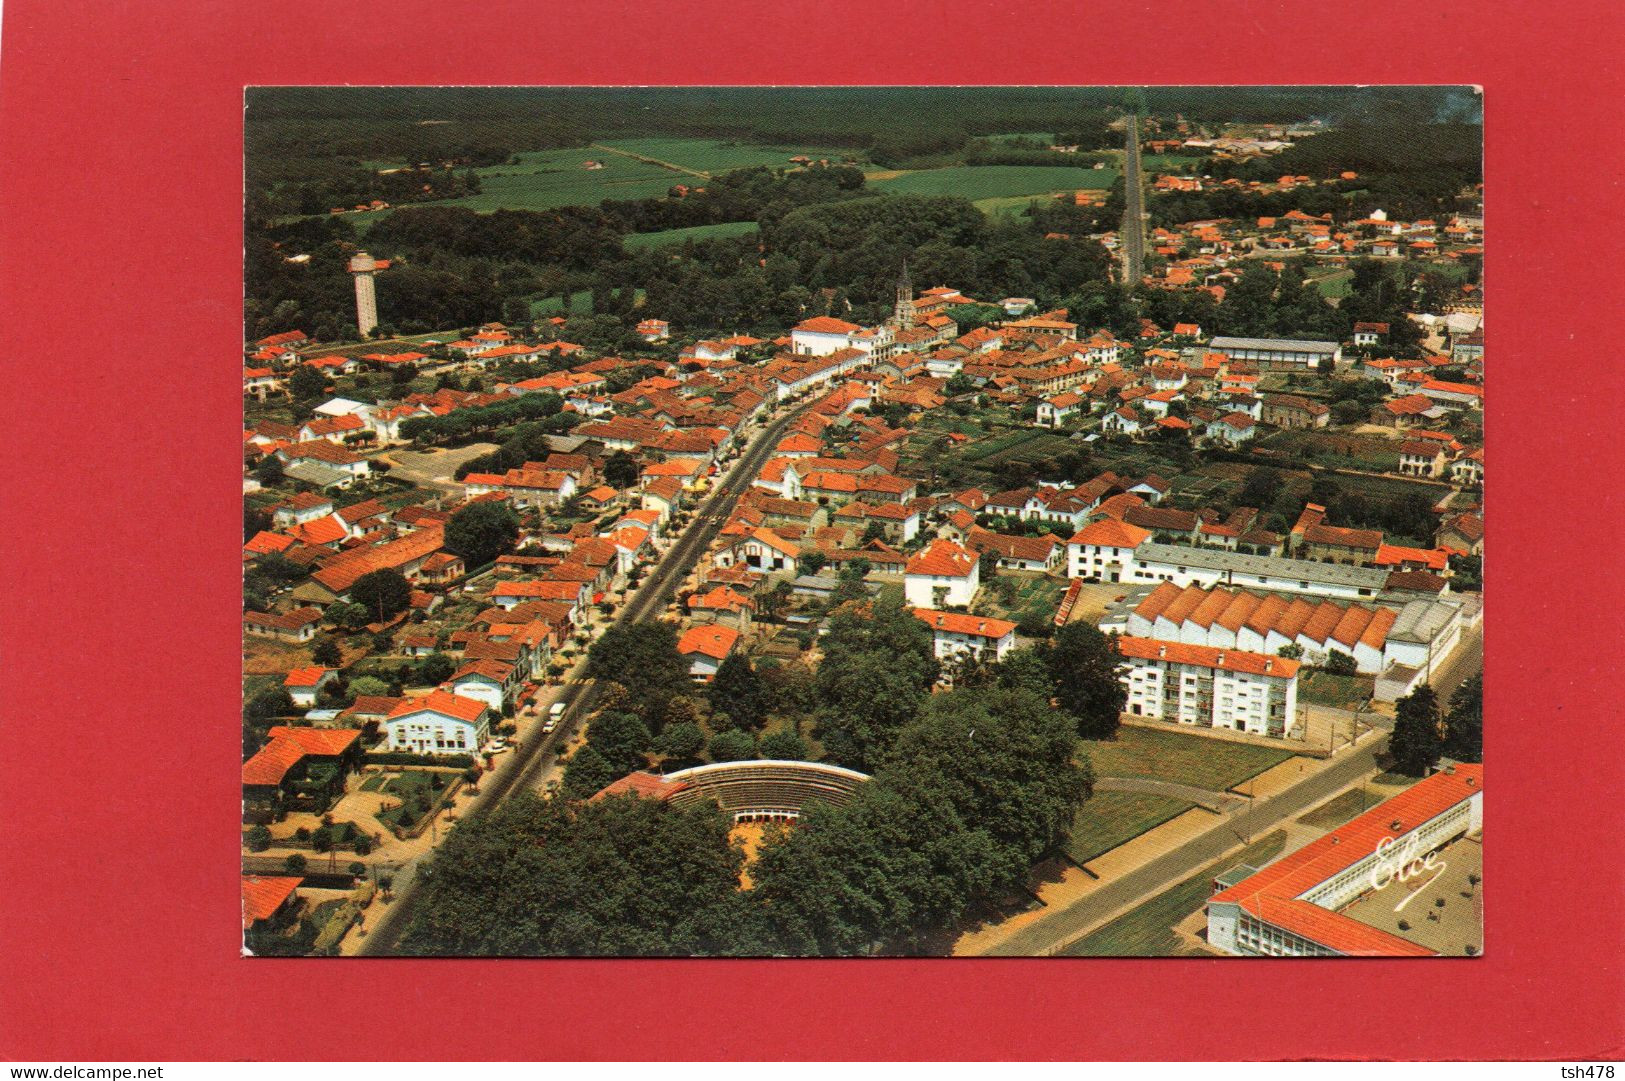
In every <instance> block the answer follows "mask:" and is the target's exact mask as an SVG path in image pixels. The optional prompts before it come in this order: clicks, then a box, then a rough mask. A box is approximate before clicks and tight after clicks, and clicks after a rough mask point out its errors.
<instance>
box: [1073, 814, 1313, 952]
mask: <svg viewBox="0 0 1625 1081" xmlns="http://www.w3.org/2000/svg"><path fill="white" fill-rule="evenodd" d="M1285 847H1286V831H1285V830H1279V831H1277V832H1275V833H1272V834H1270V835H1269V836H1268V837H1265V838H1263V839H1262V840H1260V841H1258V842H1256V843H1254V844H1252V845H1249V846H1248V847H1247V848H1246V849H1245V850H1243V851H1242V852H1239V853H1237V854H1236V855H1234V856H1230V857H1228V858H1226V859H1223V860H1220V861H1219V862H1218V863H1216V864H1213V865H1212V866H1211V867H1208V868H1206V869H1204V870H1202V871H1201V872H1199V873H1197V874H1194V875H1192V876H1191V877H1189V878H1187V879H1185V880H1184V881H1183V882H1180V883H1179V884H1178V885H1175V886H1171V887H1169V888H1168V889H1166V890H1163V891H1162V892H1161V893H1159V894H1157V896H1155V897H1153V898H1151V900H1149V901H1147V902H1146V903H1145V904H1143V905H1141V906H1140V907H1138V908H1135V909H1132V910H1130V911H1128V912H1125V913H1123V915H1121V916H1119V917H1117V918H1116V919H1115V920H1112V921H1111V922H1110V923H1108V924H1106V925H1105V926H1104V927H1101V928H1100V929H1099V930H1097V931H1094V932H1093V933H1091V934H1089V935H1086V936H1084V937H1083V938H1082V939H1080V940H1079V941H1077V942H1074V943H1073V944H1072V945H1070V946H1068V947H1067V948H1066V949H1064V950H1062V951H1061V952H1062V953H1063V954H1064V955H1066V956H1068V957H1170V956H1207V955H1208V954H1207V953H1206V952H1205V951H1202V950H1197V949H1192V948H1191V947H1190V946H1189V945H1187V944H1186V943H1185V942H1183V941H1181V940H1180V938H1179V936H1178V935H1176V934H1174V931H1173V928H1174V926H1175V925H1176V924H1178V923H1180V922H1181V921H1183V920H1184V919H1185V918H1186V917H1188V916H1191V915H1193V914H1194V913H1196V912H1197V911H1198V910H1200V909H1201V907H1202V905H1203V903H1204V902H1205V901H1206V900H1207V899H1208V897H1209V896H1211V895H1212V892H1213V877H1214V875H1215V874H1217V873H1219V872H1221V871H1223V870H1225V869H1228V868H1230V867H1234V866H1235V865H1236V864H1238V863H1246V864H1251V865H1252V866H1254V867H1258V866H1261V865H1263V864H1265V863H1268V862H1269V861H1270V860H1272V859H1274V858H1275V857H1276V856H1278V855H1280V853H1281V850H1282V849H1283V848H1285Z"/></svg>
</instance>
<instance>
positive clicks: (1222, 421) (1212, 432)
mask: <svg viewBox="0 0 1625 1081" xmlns="http://www.w3.org/2000/svg"><path fill="white" fill-rule="evenodd" d="M1257 434H1258V422H1257V421H1255V420H1253V418H1252V417H1249V416H1248V415H1247V414H1246V413H1240V412H1237V413H1226V414H1225V415H1224V416H1222V417H1220V418H1219V419H1217V420H1214V421H1209V422H1208V426H1207V437H1208V438H1209V439H1213V440H1217V441H1218V442H1220V443H1227V444H1229V445H1230V446H1232V447H1239V446H1240V445H1241V444H1243V443H1245V442H1247V441H1248V440H1249V439H1251V438H1252V437H1253V436H1255V435H1257Z"/></svg>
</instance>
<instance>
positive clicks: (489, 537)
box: [446, 502, 519, 571]
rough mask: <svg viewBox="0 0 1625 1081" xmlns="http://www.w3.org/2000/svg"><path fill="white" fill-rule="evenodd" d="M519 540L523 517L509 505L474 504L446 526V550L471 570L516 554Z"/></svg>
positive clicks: (457, 514)
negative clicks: (455, 555)
mask: <svg viewBox="0 0 1625 1081" xmlns="http://www.w3.org/2000/svg"><path fill="white" fill-rule="evenodd" d="M518 539H519V515H518V514H516V513H515V512H514V509H513V507H511V506H509V505H508V504H507V503H494V502H493V503H471V504H469V505H468V506H466V507H464V508H462V509H461V510H459V511H457V513H455V514H453V515H452V516H451V520H450V521H448V522H447V523H446V548H447V549H448V550H449V551H452V552H455V553H456V554H457V555H460V556H462V557H463V562H464V563H465V564H466V565H467V566H468V568H469V570H471V571H472V570H473V569H474V568H476V567H483V566H485V564H487V563H490V562H492V561H493V560H495V559H496V558H497V557H498V556H501V555H506V554H508V553H509V552H511V551H513V546H514V542H515V541H517V540H518Z"/></svg>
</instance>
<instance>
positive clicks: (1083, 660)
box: [1044, 623, 1128, 739]
mask: <svg viewBox="0 0 1625 1081" xmlns="http://www.w3.org/2000/svg"><path fill="white" fill-rule="evenodd" d="M1044 658H1045V661H1046V663H1047V665H1048V667H1049V673H1050V680H1051V685H1052V687H1053V688H1054V693H1055V698H1056V700H1057V701H1058V702H1059V703H1060V706H1061V708H1062V709H1064V710H1066V711H1067V713H1069V714H1071V716H1072V719H1073V721H1074V722H1075V723H1076V725H1077V731H1078V735H1080V736H1082V737H1083V738H1085V739H1109V738H1111V736H1112V735H1113V734H1114V733H1115V732H1116V731H1117V726H1118V723H1119V719H1120V717H1121V714H1122V712H1123V706H1124V704H1125V703H1126V702H1127V701H1128V690H1127V688H1125V687H1124V686H1123V683H1122V681H1121V680H1120V679H1119V678H1118V668H1119V664H1120V658H1119V655H1118V653H1117V646H1116V644H1115V643H1114V642H1113V641H1112V640H1111V639H1109V638H1107V637H1106V636H1105V635H1104V634H1101V633H1100V630H1099V629H1098V628H1096V627H1093V626H1090V625H1089V624H1087V623H1068V624H1067V625H1066V626H1064V627H1062V628H1061V629H1060V630H1058V631H1056V632H1055V638H1054V640H1053V641H1052V642H1051V643H1050V645H1049V647H1048V650H1047V652H1046V653H1045V654H1044Z"/></svg>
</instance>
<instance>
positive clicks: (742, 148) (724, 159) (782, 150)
mask: <svg viewBox="0 0 1625 1081" xmlns="http://www.w3.org/2000/svg"><path fill="white" fill-rule="evenodd" d="M598 145H599V146H607V147H610V148H611V149H614V150H624V151H626V152H627V153H628V154H636V155H638V156H639V157H644V158H654V159H656V160H658V161H666V162H670V163H671V164H673V165H676V166H679V167H681V168H684V169H693V170H694V171H695V172H698V173H712V174H716V173H726V172H728V171H730V170H732V169H748V168H750V167H751V166H753V165H767V166H771V167H773V168H792V167H793V166H792V163H791V161H790V159H791V158H793V157H797V156H802V155H804V156H806V157H809V158H812V159H813V160H814V161H818V160H820V159H828V160H829V161H830V162H832V163H839V162H841V161H843V160H844V159H846V158H848V157H860V156H861V155H860V154H859V153H858V152H857V151H854V150H850V149H848V150H837V149H833V148H831V147H816V146H755V145H749V144H742V143H732V142H725V141H723V140H719V139H686V138H669V139H668V138H648V139H606V140H604V141H603V142H601V143H599V144H598Z"/></svg>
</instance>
